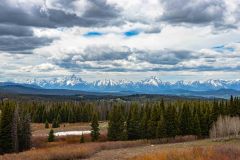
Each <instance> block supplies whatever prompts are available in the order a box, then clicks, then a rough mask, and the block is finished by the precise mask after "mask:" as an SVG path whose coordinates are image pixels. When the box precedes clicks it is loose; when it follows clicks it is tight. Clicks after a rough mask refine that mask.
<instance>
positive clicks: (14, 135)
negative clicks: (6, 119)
mask: <svg viewBox="0 0 240 160" xmlns="http://www.w3.org/2000/svg"><path fill="white" fill-rule="evenodd" d="M19 120H20V118H19V112H18V107H16V108H15V110H14V114H13V121H12V144H13V146H12V147H13V152H18V151H19V147H18V145H19V144H18V143H19V142H18V125H19Z"/></svg>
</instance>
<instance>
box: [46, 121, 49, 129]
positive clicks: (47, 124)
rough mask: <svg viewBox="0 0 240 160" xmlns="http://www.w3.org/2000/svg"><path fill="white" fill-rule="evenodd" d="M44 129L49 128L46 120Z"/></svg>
mask: <svg viewBox="0 0 240 160" xmlns="http://www.w3.org/2000/svg"><path fill="white" fill-rule="evenodd" d="M45 128H49V123H48V120H46V122H45Z"/></svg>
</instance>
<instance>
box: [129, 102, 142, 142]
mask: <svg viewBox="0 0 240 160" xmlns="http://www.w3.org/2000/svg"><path fill="white" fill-rule="evenodd" d="M127 132H128V139H139V138H140V137H141V130H140V117H139V111H138V106H137V104H133V105H132V106H131V109H130V112H129V115H128V121H127Z"/></svg>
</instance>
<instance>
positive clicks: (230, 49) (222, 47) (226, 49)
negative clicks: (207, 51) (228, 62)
mask: <svg viewBox="0 0 240 160" xmlns="http://www.w3.org/2000/svg"><path fill="white" fill-rule="evenodd" d="M213 49H214V50H215V51H217V52H223V51H229V52H234V51H235V49H234V48H232V47H225V46H224V45H219V46H215V47H213Z"/></svg>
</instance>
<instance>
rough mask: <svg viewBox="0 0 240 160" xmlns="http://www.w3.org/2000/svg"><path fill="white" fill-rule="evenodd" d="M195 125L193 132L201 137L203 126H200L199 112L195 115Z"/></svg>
mask: <svg viewBox="0 0 240 160" xmlns="http://www.w3.org/2000/svg"><path fill="white" fill-rule="evenodd" d="M193 125H194V129H193V134H194V135H196V136H198V137H200V136H201V127H200V122H199V118H198V114H195V116H194V120H193Z"/></svg>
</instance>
